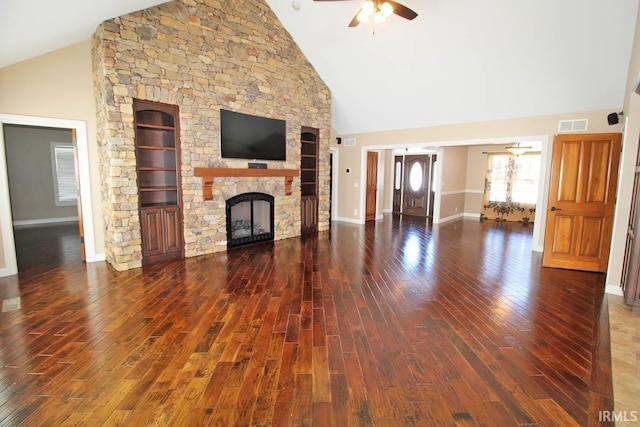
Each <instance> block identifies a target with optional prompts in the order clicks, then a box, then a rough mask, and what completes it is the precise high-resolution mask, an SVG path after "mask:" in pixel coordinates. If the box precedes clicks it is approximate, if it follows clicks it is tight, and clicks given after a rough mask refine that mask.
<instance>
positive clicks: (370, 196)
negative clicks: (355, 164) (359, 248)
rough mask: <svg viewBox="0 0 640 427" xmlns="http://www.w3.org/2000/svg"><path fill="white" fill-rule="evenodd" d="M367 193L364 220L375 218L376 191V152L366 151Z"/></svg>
mask: <svg viewBox="0 0 640 427" xmlns="http://www.w3.org/2000/svg"><path fill="white" fill-rule="evenodd" d="M366 192H367V195H366V203H365V205H366V206H365V218H364V219H365V221H371V220H375V219H376V194H377V192H378V153H377V152H376V151H368V152H367V190H366Z"/></svg>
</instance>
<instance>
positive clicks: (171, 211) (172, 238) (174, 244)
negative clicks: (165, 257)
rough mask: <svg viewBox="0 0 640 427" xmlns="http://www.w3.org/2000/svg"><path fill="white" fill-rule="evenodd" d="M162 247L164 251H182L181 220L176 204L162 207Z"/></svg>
mask: <svg viewBox="0 0 640 427" xmlns="http://www.w3.org/2000/svg"><path fill="white" fill-rule="evenodd" d="M162 211H163V213H162V217H163V218H162V219H163V224H162V226H163V229H164V235H163V245H162V246H163V247H162V250H163V252H165V253H168V252H172V253H174V252H181V251H182V221H180V211H179V210H178V206H169V207H166V208H163V210H162Z"/></svg>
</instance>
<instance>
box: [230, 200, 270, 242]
mask: <svg viewBox="0 0 640 427" xmlns="http://www.w3.org/2000/svg"><path fill="white" fill-rule="evenodd" d="M273 200H274V199H273V196H270V195H269V194H264V193H244V194H238V195H237V196H233V197H231V198H230V199H228V200H227V209H226V211H227V249H228V248H234V247H236V246H242V245H248V244H251V243H258V242H265V241H269V240H273V236H274V229H273Z"/></svg>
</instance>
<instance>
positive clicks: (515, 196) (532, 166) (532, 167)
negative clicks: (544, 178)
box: [511, 154, 540, 204]
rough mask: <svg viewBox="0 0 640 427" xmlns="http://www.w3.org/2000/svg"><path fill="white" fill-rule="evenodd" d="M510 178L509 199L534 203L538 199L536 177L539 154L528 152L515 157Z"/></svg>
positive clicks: (538, 174) (537, 174)
mask: <svg viewBox="0 0 640 427" xmlns="http://www.w3.org/2000/svg"><path fill="white" fill-rule="evenodd" d="M514 163H515V165H514V171H513V172H514V173H513V179H512V180H511V201H512V202H516V203H529V204H535V203H536V202H537V201H538V200H537V199H538V177H539V176H540V155H539V154H529V155H526V154H525V155H521V156H518V157H516V159H515V162H514Z"/></svg>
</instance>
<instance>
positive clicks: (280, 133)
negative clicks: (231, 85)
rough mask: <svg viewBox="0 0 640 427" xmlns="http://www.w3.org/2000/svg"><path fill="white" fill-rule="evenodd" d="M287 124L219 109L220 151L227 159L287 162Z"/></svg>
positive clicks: (282, 121) (281, 121)
mask: <svg viewBox="0 0 640 427" xmlns="http://www.w3.org/2000/svg"><path fill="white" fill-rule="evenodd" d="M286 134H287V131H286V122H285V121H284V120H277V119H268V118H266V117H258V116H252V115H249V114H243V113H236V112H234V111H228V110H220V149H221V151H222V157H223V158H227V159H248V160H287V138H286Z"/></svg>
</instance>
